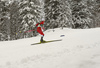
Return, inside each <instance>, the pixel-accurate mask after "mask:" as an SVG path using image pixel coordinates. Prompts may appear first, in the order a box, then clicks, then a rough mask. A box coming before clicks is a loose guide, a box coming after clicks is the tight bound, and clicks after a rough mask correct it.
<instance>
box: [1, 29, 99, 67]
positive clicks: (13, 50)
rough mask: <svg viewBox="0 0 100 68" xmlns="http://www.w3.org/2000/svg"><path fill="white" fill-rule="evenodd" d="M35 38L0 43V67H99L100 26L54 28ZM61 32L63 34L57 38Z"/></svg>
mask: <svg viewBox="0 0 100 68" xmlns="http://www.w3.org/2000/svg"><path fill="white" fill-rule="evenodd" d="M44 34H45V37H44V39H45V40H46V41H48V40H56V39H62V41H57V42H51V43H45V44H39V45H31V44H33V43H36V42H39V40H40V35H38V36H37V37H32V38H27V39H20V40H17V41H16V40H15V41H6V42H0V68H100V28H92V29H69V28H64V29H60V28H56V29H54V32H53V30H52V29H49V30H47V31H45V32H44ZM61 35H65V36H63V37H60V36H61Z"/></svg>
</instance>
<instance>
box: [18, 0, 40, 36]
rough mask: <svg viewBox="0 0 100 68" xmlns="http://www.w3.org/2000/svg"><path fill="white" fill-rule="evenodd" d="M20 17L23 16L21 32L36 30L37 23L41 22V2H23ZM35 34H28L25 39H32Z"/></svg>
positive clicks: (37, 0)
mask: <svg viewBox="0 0 100 68" xmlns="http://www.w3.org/2000/svg"><path fill="white" fill-rule="evenodd" d="M19 5H20V10H19V11H20V15H21V19H22V21H21V25H22V28H21V31H23V32H24V31H27V30H32V29H34V27H35V25H36V23H38V22H40V20H41V13H42V11H41V9H42V7H41V5H40V1H39V0H23V1H22V2H20V4H19ZM33 34H35V33H33V32H30V33H26V34H25V37H32V36H33Z"/></svg>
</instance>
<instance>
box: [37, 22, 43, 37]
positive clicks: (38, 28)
mask: <svg viewBox="0 0 100 68" xmlns="http://www.w3.org/2000/svg"><path fill="white" fill-rule="evenodd" d="M43 24H44V21H42V22H40V23H37V24H36V26H37V32H38V33H40V34H41V35H43V36H44V33H43V32H42V26H41V25H43Z"/></svg>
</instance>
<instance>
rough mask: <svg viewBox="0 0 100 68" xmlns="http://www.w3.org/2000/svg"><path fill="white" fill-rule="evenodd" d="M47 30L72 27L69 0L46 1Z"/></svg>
mask: <svg viewBox="0 0 100 68" xmlns="http://www.w3.org/2000/svg"><path fill="white" fill-rule="evenodd" d="M44 8H45V19H46V24H45V26H46V29H49V28H56V27H64V26H65V27H71V24H72V18H71V15H72V13H71V9H70V4H69V3H68V1H67V0H45V7H44Z"/></svg>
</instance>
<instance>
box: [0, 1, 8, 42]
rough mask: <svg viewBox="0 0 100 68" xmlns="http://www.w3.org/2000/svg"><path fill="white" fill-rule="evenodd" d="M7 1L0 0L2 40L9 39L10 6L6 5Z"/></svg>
mask: <svg viewBox="0 0 100 68" xmlns="http://www.w3.org/2000/svg"><path fill="white" fill-rule="evenodd" d="M6 3H7V2H6V1H0V33H1V35H2V40H8V36H9V34H8V26H7V25H8V20H9V13H8V12H9V8H8V6H7V5H6Z"/></svg>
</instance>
